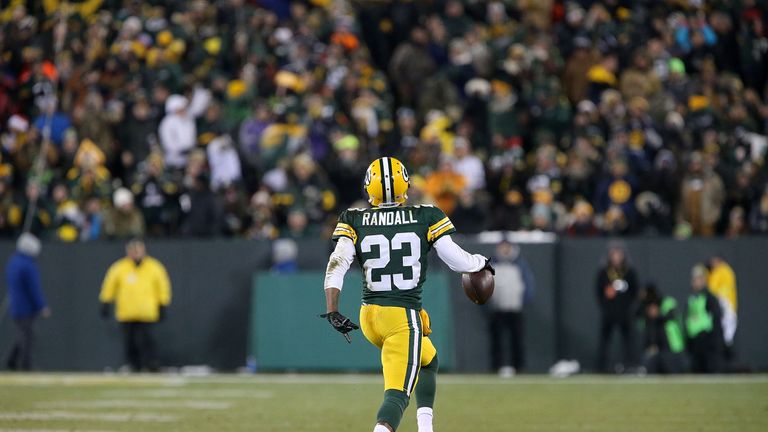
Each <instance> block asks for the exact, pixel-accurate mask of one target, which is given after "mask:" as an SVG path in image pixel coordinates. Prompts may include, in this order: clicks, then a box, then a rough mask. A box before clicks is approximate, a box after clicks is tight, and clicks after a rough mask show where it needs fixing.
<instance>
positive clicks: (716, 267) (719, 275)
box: [707, 255, 738, 360]
mask: <svg viewBox="0 0 768 432" xmlns="http://www.w3.org/2000/svg"><path fill="white" fill-rule="evenodd" d="M707 267H709V275H708V277H707V287H708V288H709V291H710V292H711V293H712V294H713V295H714V296H715V297H717V299H718V300H719V301H720V310H721V313H722V320H721V327H722V330H723V342H725V354H726V356H727V358H728V360H731V359H732V358H733V356H734V353H733V340H734V337H735V335H736V328H737V326H738V290H737V289H736V273H735V272H734V271H733V268H731V266H730V265H729V264H728V263H727V262H726V261H725V260H724V259H723V258H722V257H720V256H719V255H714V256H712V257H711V258H710V259H709V261H708V262H707Z"/></svg>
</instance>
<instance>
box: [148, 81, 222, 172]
mask: <svg viewBox="0 0 768 432" xmlns="http://www.w3.org/2000/svg"><path fill="white" fill-rule="evenodd" d="M210 100H211V94H210V92H209V91H208V90H205V89H202V88H199V87H198V88H195V89H194V92H193V94H192V102H189V101H188V100H187V98H186V97H184V96H181V95H176V94H175V95H171V96H169V97H168V99H167V100H166V101H165V112H166V114H165V117H164V118H163V120H162V121H161V122H160V129H159V131H158V135H159V136H160V145H162V147H163V151H164V152H165V163H166V165H168V166H169V167H170V168H183V167H184V166H185V165H186V164H187V154H188V153H189V152H190V150H192V148H194V147H195V145H196V144H197V127H196V126H195V118H196V117H199V116H201V115H202V114H203V113H204V112H205V109H206V108H207V107H208V104H209V103H210Z"/></svg>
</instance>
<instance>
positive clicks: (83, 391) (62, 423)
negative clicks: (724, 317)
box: [0, 374, 768, 432]
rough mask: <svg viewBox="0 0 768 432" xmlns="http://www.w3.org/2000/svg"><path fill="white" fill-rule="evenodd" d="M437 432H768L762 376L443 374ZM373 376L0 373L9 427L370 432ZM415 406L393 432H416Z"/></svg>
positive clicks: (2, 415) (1, 424) (2, 409)
mask: <svg viewBox="0 0 768 432" xmlns="http://www.w3.org/2000/svg"><path fill="white" fill-rule="evenodd" d="M438 380H439V381H438V386H439V387H438V396H437V402H436V407H435V430H436V431H438V432H454V431H456V432H458V431H462V432H464V431H612V432H613V431H653V432H659V431H744V432H746V431H766V430H768V376H765V375H756V376H745V377H731V376H720V377H692V376H682V377H673V378H629V377H595V376H580V377H572V378H569V379H562V380H558V379H552V378H548V377H536V376H530V377H527V376H524V377H518V378H515V379H511V380H500V379H498V378H496V377H492V376H470V375H444V376H441V377H438ZM381 382H382V380H381V378H379V377H377V376H372V375H256V376H236V375H216V376H211V377H203V378H185V377H180V376H169V375H155V376H149V375H134V376H110V375H78V374H33V375H16V374H7V375H0V432H6V431H24V430H30V431H40V432H44V431H102V432H103V431H185V432H198V431H200V432H203V431H217V432H218V431H343V432H346V431H370V430H372V429H373V420H374V416H375V413H376V410H377V408H378V405H379V403H380V401H381V397H382V391H383V390H382V388H381ZM414 405H415V403H412V405H411V406H410V407H409V408H408V411H407V412H406V414H405V418H404V420H403V423H402V424H401V427H400V429H399V430H400V431H413V432H415V431H416V424H415V411H416V410H415V407H414Z"/></svg>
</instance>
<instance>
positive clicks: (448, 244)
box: [433, 235, 496, 274]
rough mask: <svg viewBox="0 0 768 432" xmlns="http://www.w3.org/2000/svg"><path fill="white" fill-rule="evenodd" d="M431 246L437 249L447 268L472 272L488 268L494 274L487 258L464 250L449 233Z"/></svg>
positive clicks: (460, 271)
mask: <svg viewBox="0 0 768 432" xmlns="http://www.w3.org/2000/svg"><path fill="white" fill-rule="evenodd" d="M433 246H434V248H435V250H436V251H437V256H438V257H440V259H441V260H442V261H443V262H444V263H445V264H446V265H447V266H448V268H449V269H451V270H453V271H455V272H459V273H474V272H478V271H480V270H483V269H488V270H489V271H490V272H491V273H492V274H496V271H495V270H494V269H493V267H491V263H490V261H489V260H488V258H486V257H484V256H483V255H480V254H471V253H469V252H467V251H465V250H464V249H462V248H461V246H459V245H457V244H456V243H454V241H453V239H452V238H451V236H450V235H444V236H442V237H440V238H439V239H437V241H435V243H434V245H433Z"/></svg>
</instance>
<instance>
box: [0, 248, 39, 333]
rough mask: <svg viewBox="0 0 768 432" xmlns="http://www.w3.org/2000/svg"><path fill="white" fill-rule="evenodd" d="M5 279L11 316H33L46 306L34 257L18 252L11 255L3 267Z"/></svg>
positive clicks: (16, 317) (19, 317)
mask: <svg viewBox="0 0 768 432" xmlns="http://www.w3.org/2000/svg"><path fill="white" fill-rule="evenodd" d="M5 281H6V283H7V284H8V299H9V300H10V313H11V316H12V317H13V318H15V319H22V318H29V317H33V316H35V315H37V314H38V313H39V312H40V311H41V310H42V309H43V308H45V307H46V302H45V298H44V297H43V290H42V288H41V287H40V270H39V269H38V268H37V263H36V262H35V259H34V258H32V257H30V256H27V255H24V254H22V253H19V252H16V253H14V254H13V255H11V258H10V259H9V260H8V264H7V265H6V267H5Z"/></svg>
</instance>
